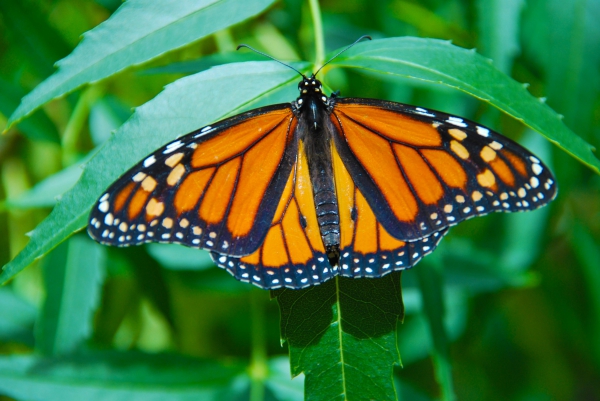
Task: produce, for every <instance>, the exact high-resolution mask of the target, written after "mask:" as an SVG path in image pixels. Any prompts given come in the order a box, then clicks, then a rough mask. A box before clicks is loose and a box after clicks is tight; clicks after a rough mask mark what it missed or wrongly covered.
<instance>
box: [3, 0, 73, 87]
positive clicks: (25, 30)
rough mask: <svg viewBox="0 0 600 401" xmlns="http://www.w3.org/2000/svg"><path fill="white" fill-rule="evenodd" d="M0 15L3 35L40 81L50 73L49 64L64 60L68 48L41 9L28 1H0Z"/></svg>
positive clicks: (50, 66) (50, 67)
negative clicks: (4, 31)
mask: <svg viewBox="0 0 600 401" xmlns="http://www.w3.org/2000/svg"><path fill="white" fill-rule="evenodd" d="M0 15H2V22H3V24H2V25H3V26H4V27H6V28H7V31H8V32H9V33H10V35H7V36H10V38H11V39H12V40H14V41H15V42H14V44H15V45H16V46H18V47H19V49H21V50H22V52H23V53H22V57H23V61H25V62H26V63H29V64H30V65H31V67H32V68H33V69H34V70H36V72H37V73H38V75H41V77H40V78H46V77H47V76H48V75H50V74H52V64H53V63H54V62H55V61H56V60H58V59H59V58H61V57H64V56H65V55H66V54H67V53H68V52H69V50H70V46H69V45H68V44H67V43H66V42H65V40H64V38H63V36H62V35H61V33H60V32H59V31H57V29H56V28H55V27H54V26H52V25H51V24H49V23H48V22H49V21H48V16H47V15H45V13H44V11H43V8H42V7H40V6H39V5H38V4H35V3H34V2H30V1H2V2H0ZM8 32H7V33H8Z"/></svg>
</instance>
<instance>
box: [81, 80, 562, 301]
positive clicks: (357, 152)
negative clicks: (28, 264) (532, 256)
mask: <svg viewBox="0 0 600 401" xmlns="http://www.w3.org/2000/svg"><path fill="white" fill-rule="evenodd" d="M299 89H300V97H299V98H298V99H297V100H296V101H294V102H292V103H289V104H279V105H273V106H268V107H263V108H260V109H256V110H252V111H249V112H246V113H243V114H240V115H237V116H235V117H232V118H229V119H226V120H223V121H220V122H217V123H215V124H213V125H210V126H207V127H204V128H202V129H200V130H197V131H194V132H192V133H190V134H188V135H186V136H183V137H181V138H179V139H178V140H175V141H174V142H171V143H169V144H168V145H166V146H164V147H163V148H161V149H159V150H157V151H156V152H154V153H152V154H151V155H149V156H148V157H146V158H145V159H144V160H142V161H141V162H139V163H138V164H137V165H136V166H134V167H133V168H132V169H130V170H129V171H128V172H127V173H125V174H124V175H123V176H122V177H121V178H120V179H119V180H117V181H116V182H115V183H114V184H113V185H111V186H110V187H109V188H108V189H107V191H106V192H105V193H104V194H102V196H101V197H100V199H99V200H98V202H97V204H96V205H95V206H94V208H93V210H92V212H91V215H90V222H89V227H88V231H89V233H90V235H91V236H92V237H93V238H94V239H96V240H97V241H98V242H100V243H103V244H107V245H116V246H128V245H137V244H142V243H146V242H165V243H178V244H183V245H186V246H190V247H196V248H203V249H206V250H209V251H210V252H211V255H212V257H213V259H214V260H215V262H216V263H217V265H219V266H220V267H222V268H224V269H226V270H227V271H228V272H230V273H231V274H232V275H233V276H235V277H236V278H237V279H239V280H241V281H245V282H250V283H252V284H255V285H257V286H259V287H261V288H266V289H275V288H280V287H288V288H304V287H308V286H311V285H315V284H319V283H321V282H323V281H325V280H327V279H329V278H332V277H334V276H336V275H341V276H348V277H355V278H359V277H381V276H383V275H385V274H387V273H389V272H392V271H398V270H403V269H407V268H410V267H412V266H413V265H415V264H416V263H417V262H418V261H419V260H420V259H422V258H423V257H424V256H425V255H427V254H429V253H431V252H432V251H433V250H434V249H435V247H436V246H437V245H438V243H439V242H440V240H441V239H442V237H443V236H444V235H445V234H446V233H447V232H448V229H449V227H450V226H453V225H455V224H457V223H459V222H460V221H462V220H465V219H467V218H471V217H474V216H480V215H485V214H487V213H490V212H494V211H502V212H517V211H525V210H533V209H536V208H538V207H540V206H543V205H545V204H547V203H548V202H549V201H551V200H552V199H553V198H554V197H555V196H556V190H557V188H556V184H555V182H554V178H553V177H552V174H551V172H550V171H549V169H548V168H547V167H546V166H545V165H544V164H543V163H542V162H541V161H540V160H539V159H538V158H536V157H535V156H534V155H532V154H531V153H530V152H529V151H527V150H526V149H524V148H523V147H521V146H520V145H518V144H516V143H515V142H513V141H511V140H509V139H507V138H505V137H503V136H501V135H499V134H497V133H495V132H493V131H491V130H490V129H488V128H486V127H483V126H481V125H479V124H476V123H474V122H471V121H467V120H465V119H462V118H459V117H455V116H451V115H448V114H445V113H441V112H437V111H432V110H426V109H423V108H420V107H413V106H408V105H404V104H400V103H393V102H386V101H381V100H373V99H356V98H348V99H343V98H341V99H340V98H338V97H337V96H332V97H327V96H325V95H324V94H323V92H322V87H321V83H320V82H319V81H318V80H316V79H315V78H314V76H313V77H310V78H307V77H303V80H302V82H300V84H299Z"/></svg>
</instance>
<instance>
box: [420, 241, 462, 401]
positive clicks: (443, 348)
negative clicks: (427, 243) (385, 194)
mask: <svg viewBox="0 0 600 401" xmlns="http://www.w3.org/2000/svg"><path fill="white" fill-rule="evenodd" d="M429 262H430V263H424V264H422V265H420V266H419V268H418V269H415V271H416V274H417V277H418V279H419V284H420V287H421V296H422V297H423V310H424V312H425V316H426V317H427V322H428V323H429V332H430V335H431V338H432V340H433V355H432V356H433V362H434V366H435V375H436V378H437V381H438V383H439V384H440V387H441V389H442V399H443V400H444V401H451V400H454V399H456V396H455V394H454V384H453V381H452V367H451V365H450V349H449V341H448V335H447V333H446V327H445V326H444V315H445V305H444V294H443V290H444V288H443V284H442V276H441V272H440V271H439V270H440V269H438V268H439V267H440V266H439V264H440V263H441V261H440V256H439V250H438V253H436V254H434V255H433V256H430V257H429ZM436 262H437V263H436ZM436 264H437V265H438V266H435V265H436Z"/></svg>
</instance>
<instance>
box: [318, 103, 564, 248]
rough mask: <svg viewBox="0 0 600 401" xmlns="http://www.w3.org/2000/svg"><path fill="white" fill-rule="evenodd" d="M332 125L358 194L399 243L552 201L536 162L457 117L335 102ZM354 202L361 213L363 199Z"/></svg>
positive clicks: (548, 181) (552, 188) (548, 180)
mask: <svg viewBox="0 0 600 401" xmlns="http://www.w3.org/2000/svg"><path fill="white" fill-rule="evenodd" d="M330 122H331V123H332V124H333V127H332V130H333V131H334V142H335V146H336V149H337V150H338V152H339V154H340V157H341V159H342V160H343V164H344V165H345V167H346V168H347V169H348V171H349V173H350V176H351V177H352V180H353V181H354V182H355V183H356V186H357V187H358V189H359V193H361V194H362V195H363V196H364V198H365V199H366V201H367V202H366V204H368V206H370V208H371V209H372V211H373V213H374V215H375V217H376V220H377V221H379V222H380V223H381V225H382V226H383V227H384V228H385V230H386V231H387V233H389V234H391V235H392V236H393V237H394V238H397V239H402V240H406V241H414V240H417V239H420V238H424V237H428V236H430V235H431V234H432V233H435V232H439V231H440V230H442V229H444V228H446V227H449V226H451V225H455V224H457V223H458V222H460V221H462V220H464V219H467V218H470V217H474V216H477V215H485V214H487V213H490V212H492V211H506V212H514V211H522V210H532V209H536V208H538V207H540V206H543V205H545V204H546V203H548V202H549V201H550V200H552V199H553V198H554V197H555V196H556V185H555V184H554V177H553V176H552V174H551V173H550V170H549V169H548V168H547V167H546V166H545V165H543V164H542V163H541V162H540V161H539V160H538V159H537V158H536V157H535V156H534V155H532V154H531V153H530V152H529V151H527V150H526V149H524V148H523V147H521V146H520V145H518V144H516V143H515V142H513V141H511V140H510V139H508V138H505V137H503V136H501V135H500V134H497V133H494V132H492V131H490V130H489V129H487V128H485V127H482V126H480V125H478V124H476V123H474V122H471V121H467V120H464V119H462V118H458V117H454V116H450V115H448V114H444V113H440V112H436V111H430V110H425V109H422V108H419V107H413V106H408V105H403V104H400V103H392V102H384V101H380V100H370V99H336V103H335V107H334V109H333V112H332V113H331V115H330ZM355 199H356V203H357V205H359V206H360V204H361V197H360V196H359V195H356V196H355ZM358 233H359V234H360V233H361V230H359V231H358ZM359 242H360V241H359Z"/></svg>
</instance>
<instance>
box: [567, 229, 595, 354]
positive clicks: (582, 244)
mask: <svg viewBox="0 0 600 401" xmlns="http://www.w3.org/2000/svg"><path fill="white" fill-rule="evenodd" d="M570 242H571V247H572V248H573V251H574V253H575V256H576V258H577V260H578V261H579V263H580V266H581V272H582V274H583V278H584V280H583V281H584V283H585V286H586V291H585V292H586V297H585V299H586V304H587V307H588V308H589V310H590V318H591V324H590V326H591V333H590V339H592V338H595V339H598V338H599V336H600V292H599V291H598V289H599V288H600V269H598V261H600V241H598V239H597V238H594V237H593V236H592V234H591V233H590V232H589V228H587V227H586V226H585V225H584V224H583V223H581V222H578V221H576V222H575V223H574V224H573V226H572V228H571V236H570ZM591 351H592V352H593V353H594V354H595V357H596V360H600V343H599V342H598V341H595V340H592V350H591Z"/></svg>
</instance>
